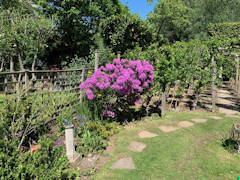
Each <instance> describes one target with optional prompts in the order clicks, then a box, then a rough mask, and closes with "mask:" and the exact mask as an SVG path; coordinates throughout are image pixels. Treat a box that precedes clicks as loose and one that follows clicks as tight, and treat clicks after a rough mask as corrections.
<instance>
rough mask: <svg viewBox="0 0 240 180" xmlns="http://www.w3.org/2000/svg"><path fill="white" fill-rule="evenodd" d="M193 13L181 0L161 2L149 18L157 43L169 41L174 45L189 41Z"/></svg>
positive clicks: (161, 0) (164, 0)
mask: <svg viewBox="0 0 240 180" xmlns="http://www.w3.org/2000/svg"><path fill="white" fill-rule="evenodd" d="M191 13H192V11H191V9H190V8H188V7H187V6H185V5H184V4H183V2H182V1H181V0H160V1H159V2H158V3H157V4H156V6H155V8H154V12H153V13H151V14H150V15H149V17H148V21H149V22H150V24H151V26H152V29H153V33H154V36H155V38H156V41H157V42H161V41H163V40H164V39H167V40H168V41H169V42H170V43H173V42H175V41H180V40H186V39H188V34H189V29H190V27H191ZM164 41H165V40H164Z"/></svg>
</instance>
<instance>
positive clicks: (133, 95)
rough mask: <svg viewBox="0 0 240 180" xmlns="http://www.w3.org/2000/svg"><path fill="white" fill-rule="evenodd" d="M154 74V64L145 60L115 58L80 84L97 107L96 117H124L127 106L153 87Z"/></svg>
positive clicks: (116, 118) (113, 118) (120, 118)
mask: <svg viewBox="0 0 240 180" xmlns="http://www.w3.org/2000/svg"><path fill="white" fill-rule="evenodd" d="M153 78H154V75H153V67H152V65H150V64H149V63H148V62H147V61H140V60H137V61H134V60H130V61H129V60H127V59H122V60H117V59H115V60H114V61H113V63H112V64H106V66H105V67H104V66H101V67H100V68H99V69H98V70H97V71H96V72H95V73H94V74H93V75H92V77H90V78H88V79H87V80H86V81H84V82H82V83H81V85H80V88H81V89H82V90H85V92H86V95H87V97H88V99H89V100H91V101H92V106H91V107H92V108H93V109H94V106H97V107H98V108H99V109H98V116H99V117H101V118H102V117H104V118H108V119H111V120H121V121H123V120H125V119H126V117H127V114H128V112H129V106H130V105H134V104H135V102H139V101H140V98H141V95H142V94H145V93H147V92H148V91H152V84H153Z"/></svg>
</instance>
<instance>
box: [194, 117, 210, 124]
mask: <svg viewBox="0 0 240 180" xmlns="http://www.w3.org/2000/svg"><path fill="white" fill-rule="evenodd" d="M192 121H193V122H195V123H205V122H207V119H201V118H194V119H192Z"/></svg>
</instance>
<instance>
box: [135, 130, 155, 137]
mask: <svg viewBox="0 0 240 180" xmlns="http://www.w3.org/2000/svg"><path fill="white" fill-rule="evenodd" d="M138 136H139V137H140V138H152V137H156V136H157V134H154V133H151V132H148V131H142V132H140V133H139V134H138Z"/></svg>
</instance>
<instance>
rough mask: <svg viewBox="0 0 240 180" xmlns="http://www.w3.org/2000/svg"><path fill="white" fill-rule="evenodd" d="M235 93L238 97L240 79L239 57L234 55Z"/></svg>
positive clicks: (239, 93)
mask: <svg viewBox="0 0 240 180" xmlns="http://www.w3.org/2000/svg"><path fill="white" fill-rule="evenodd" d="M236 63H237V65H236V91H237V95H238V96H239V95H240V77H239V56H238V54H236Z"/></svg>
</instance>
